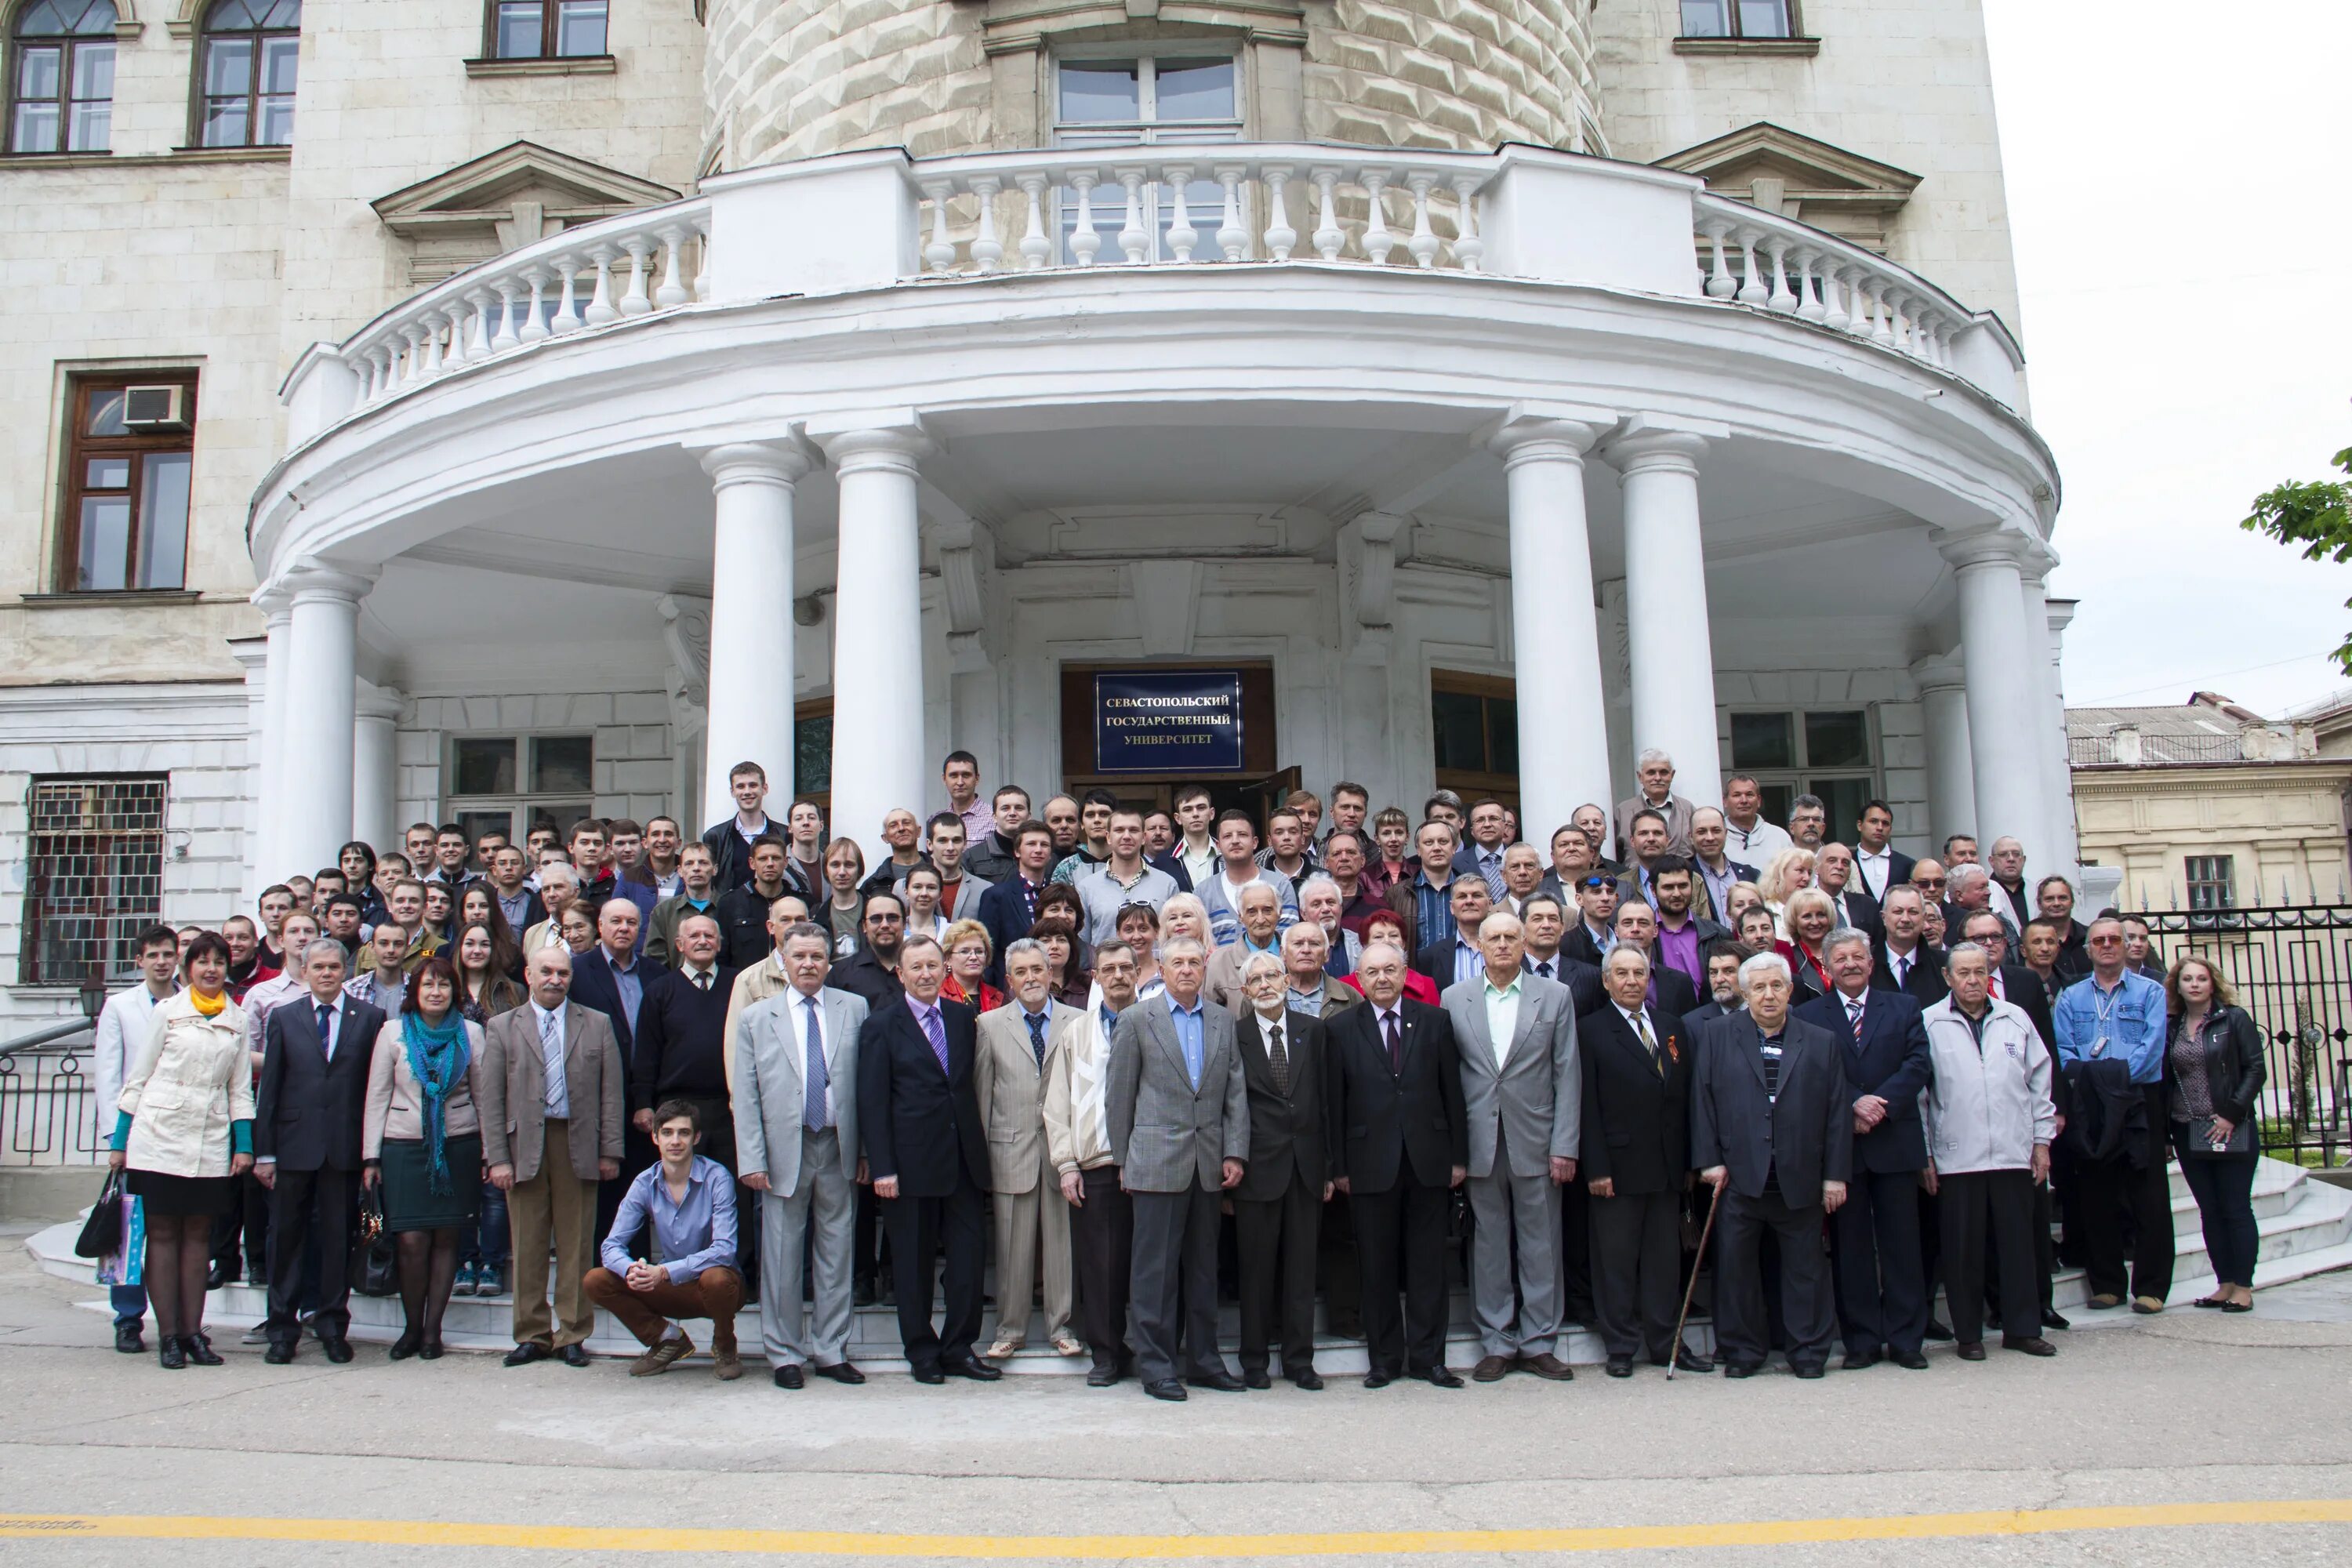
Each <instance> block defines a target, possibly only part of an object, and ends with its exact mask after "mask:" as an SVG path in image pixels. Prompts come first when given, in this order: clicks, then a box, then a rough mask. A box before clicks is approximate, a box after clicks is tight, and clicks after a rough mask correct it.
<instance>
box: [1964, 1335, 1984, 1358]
mask: <svg viewBox="0 0 2352 1568" xmlns="http://www.w3.org/2000/svg"><path fill="white" fill-rule="evenodd" d="M1960 1359H1961V1360H1962V1361H1982V1360H1984V1341H1982V1340H1963V1341H1961V1342H1960Z"/></svg>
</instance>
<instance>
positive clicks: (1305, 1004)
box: [1283, 985, 1323, 1018]
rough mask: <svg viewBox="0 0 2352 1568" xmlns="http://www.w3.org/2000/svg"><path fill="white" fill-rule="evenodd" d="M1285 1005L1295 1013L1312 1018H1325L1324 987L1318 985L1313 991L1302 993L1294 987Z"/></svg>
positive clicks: (1285, 1000)
mask: <svg viewBox="0 0 2352 1568" xmlns="http://www.w3.org/2000/svg"><path fill="white" fill-rule="evenodd" d="M1283 1005H1285V1006H1286V1007H1288V1008H1289V1009H1290V1010H1291V1011H1292V1012H1294V1013H1304V1014H1306V1015H1307V1016H1308V1017H1310V1018H1319V1017H1321V1016H1323V987H1321V986H1320V985H1318V986H1317V987H1316V988H1315V989H1314V990H1312V991H1301V990H1299V989H1297V987H1296V986H1293V987H1292V988H1291V990H1290V994H1289V995H1288V996H1287V997H1286V998H1285V999H1284V1004H1283Z"/></svg>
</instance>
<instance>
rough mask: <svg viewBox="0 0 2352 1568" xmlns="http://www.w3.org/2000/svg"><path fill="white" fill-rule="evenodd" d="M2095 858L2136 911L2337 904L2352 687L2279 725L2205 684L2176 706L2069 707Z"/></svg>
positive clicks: (2351, 783) (2077, 794) (2085, 837)
mask: <svg viewBox="0 0 2352 1568" xmlns="http://www.w3.org/2000/svg"><path fill="white" fill-rule="evenodd" d="M2066 746H2067V753H2068V758H2069V761H2070V762H2071V763H2072V766H2073V772H2074V811H2075V816H2076V821H2077V826H2078V828H2079V831H2080V833H2081V837H2082V845H2083V860H2084V864H2085V865H2096V866H2116V867H2120V868H2122V870H2123V888H2122V891H2121V894H2120V896H2119V900H2118V901H2119V902H2120V903H2121V904H2122V906H2123V907H2125V908H2126V909H2135V910H2137V909H2150V910H2178V909H2188V910H2217V909H2244V908H2251V907H2253V906H2254V905H2257V904H2265V905H2277V904H2287V903H2296V904H2299V903H2323V902H2326V903H2340V902H2343V901H2345V900H2346V897H2347V882H2352V872H2348V871H2347V863H2346V854H2345V846H2346V825H2347V815H2346V805H2347V794H2352V693H2346V694H2342V695H2339V696H2338V697H2336V698H2334V699H2331V700H2329V701H2326V702H2324V703H2320V704H2317V705H2315V706H2314V707H2313V708H2310V709H2307V710H2303V711H2300V712H2297V713H2294V714H2290V715H2289V716H2288V717H2287V718H2285V719H2284V720H2279V721H2271V720H2266V719H2264V718H2263V717H2262V716H2261V715H2260V714H2258V713H2254V712H2252V711H2250V710H2247V709H2244V708H2241V707H2240V706H2238V705H2237V704H2236V703H2234V702H2231V700H2229V699H2227V698H2225V697H2219V696H2216V695H2214V694H2213V693H2212V692H2210V691H2200V692H2198V693H2196V694H2195V695H2194V696H2193V697H2191V698H2190V699H2189V701H2188V702H2187V703H2185V704H2182V705H2179V706H2177V707H2165V708H2069V709H2068V710H2066Z"/></svg>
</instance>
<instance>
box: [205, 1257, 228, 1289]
mask: <svg viewBox="0 0 2352 1568" xmlns="http://www.w3.org/2000/svg"><path fill="white" fill-rule="evenodd" d="M229 1279H230V1275H229V1271H228V1265H227V1264H226V1263H223V1262H222V1261H221V1260H220V1259H219V1258H214V1259H213V1266H212V1267H211V1268H208V1269H206V1270H205V1289H207V1290H217V1289H220V1288H221V1287H222V1286H224V1285H226V1284H227V1283H228V1282H229Z"/></svg>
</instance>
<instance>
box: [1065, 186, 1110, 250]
mask: <svg viewBox="0 0 2352 1568" xmlns="http://www.w3.org/2000/svg"><path fill="white" fill-rule="evenodd" d="M1101 179H1102V175H1101V174H1099V173H1097V171H1095V170H1093V169H1080V170H1078V171H1077V172H1076V173H1075V174H1072V175H1071V176H1070V189H1072V190H1074V191H1076V192H1077V193H1078V215H1077V216H1076V219H1075V220H1073V222H1072V224H1071V228H1070V254H1071V255H1073V256H1075V257H1076V258H1078V265H1079V266H1081V267H1092V266H1093V265H1094V264H1095V254H1096V252H1097V251H1099V250H1101V249H1102V236H1101V235H1099V234H1097V233H1096V232H1095V185H1096V184H1097V182H1098V181H1100V180H1101Z"/></svg>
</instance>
